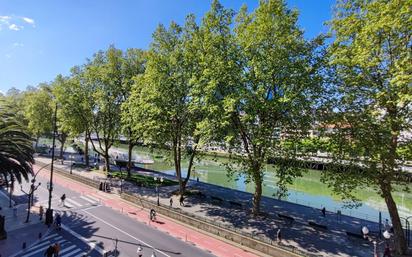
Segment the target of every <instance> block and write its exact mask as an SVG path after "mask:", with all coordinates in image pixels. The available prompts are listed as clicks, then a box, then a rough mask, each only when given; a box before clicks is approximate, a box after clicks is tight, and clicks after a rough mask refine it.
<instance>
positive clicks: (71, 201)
mask: <svg viewBox="0 0 412 257" xmlns="http://www.w3.org/2000/svg"><path fill="white" fill-rule="evenodd" d="M66 201H69V202H70V203H72V204H74V205H77V206H78V207H81V206H82V204H81V203H78V202H76V201H75V200H73V199H69V198H67V199H66Z"/></svg>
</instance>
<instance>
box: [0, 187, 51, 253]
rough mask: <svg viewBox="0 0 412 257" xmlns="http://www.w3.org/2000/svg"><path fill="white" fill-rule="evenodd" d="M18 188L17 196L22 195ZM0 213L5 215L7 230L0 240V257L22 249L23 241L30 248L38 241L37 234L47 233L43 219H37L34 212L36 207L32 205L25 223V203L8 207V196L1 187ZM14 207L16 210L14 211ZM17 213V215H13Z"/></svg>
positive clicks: (15, 192)
mask: <svg viewBox="0 0 412 257" xmlns="http://www.w3.org/2000/svg"><path fill="white" fill-rule="evenodd" d="M18 191H20V190H15V191H14V193H13V194H14V195H16V196H17V197H22V195H19V192H18ZM0 206H1V207H2V210H0V215H2V216H5V222H4V224H5V230H6V232H7V238H6V239H4V240H0V256H1V257H11V256H14V255H15V254H16V253H18V252H20V251H22V250H23V243H25V244H26V249H28V248H30V246H31V245H33V244H35V243H36V242H38V241H39V234H40V233H41V234H42V237H44V236H45V235H46V234H47V233H48V228H47V226H46V225H45V224H44V223H43V221H44V220H43V221H40V220H39V216H38V214H37V213H36V211H37V209H38V208H37V207H32V210H31V215H30V220H29V222H28V223H25V221H26V216H27V204H24V203H22V204H18V205H16V206H14V201H13V207H12V208H9V198H8V195H7V194H5V191H4V190H3V189H0ZM14 208H16V210H15V211H16V212H15V211H14ZM15 214H17V215H15Z"/></svg>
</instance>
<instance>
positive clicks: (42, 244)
mask: <svg viewBox="0 0 412 257" xmlns="http://www.w3.org/2000/svg"><path fill="white" fill-rule="evenodd" d="M47 244H50V241H49V240H47V241H44V242H43V243H40V244H37V245H34V246H33V247H30V248H29V250H30V251H31V250H35V249H37V248H39V247H42V246H44V245H47Z"/></svg>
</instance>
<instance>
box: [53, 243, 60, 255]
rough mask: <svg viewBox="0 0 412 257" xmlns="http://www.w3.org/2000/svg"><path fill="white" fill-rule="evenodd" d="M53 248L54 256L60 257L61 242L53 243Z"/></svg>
mask: <svg viewBox="0 0 412 257" xmlns="http://www.w3.org/2000/svg"><path fill="white" fill-rule="evenodd" d="M53 249H54V257H59V253H60V244H59V243H55V244H54V245H53Z"/></svg>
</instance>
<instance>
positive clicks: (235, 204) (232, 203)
mask: <svg viewBox="0 0 412 257" xmlns="http://www.w3.org/2000/svg"><path fill="white" fill-rule="evenodd" d="M229 204H230V205H231V206H234V207H239V208H242V207H243V205H242V204H241V203H238V202H235V201H229Z"/></svg>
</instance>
